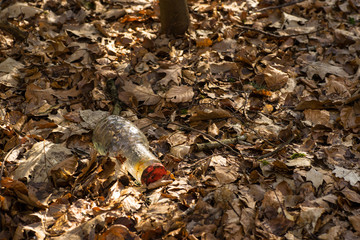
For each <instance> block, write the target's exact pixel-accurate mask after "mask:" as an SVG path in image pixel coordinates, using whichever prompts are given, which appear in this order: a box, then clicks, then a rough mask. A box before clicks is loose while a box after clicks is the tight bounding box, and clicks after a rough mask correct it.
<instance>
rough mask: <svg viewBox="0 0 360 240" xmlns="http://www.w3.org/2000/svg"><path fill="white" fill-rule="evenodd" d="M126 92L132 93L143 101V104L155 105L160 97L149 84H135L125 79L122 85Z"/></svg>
mask: <svg viewBox="0 0 360 240" xmlns="http://www.w3.org/2000/svg"><path fill="white" fill-rule="evenodd" d="M122 88H123V89H124V90H125V91H126V92H130V93H132V94H134V96H135V97H136V98H137V100H138V101H143V102H144V104H145V105H155V104H156V103H158V102H159V101H160V100H161V97H160V96H159V95H157V94H155V93H154V91H153V90H152V88H151V86H145V85H141V86H140V85H136V84H133V83H132V82H130V81H126V82H125V83H124V86H123V87H122Z"/></svg>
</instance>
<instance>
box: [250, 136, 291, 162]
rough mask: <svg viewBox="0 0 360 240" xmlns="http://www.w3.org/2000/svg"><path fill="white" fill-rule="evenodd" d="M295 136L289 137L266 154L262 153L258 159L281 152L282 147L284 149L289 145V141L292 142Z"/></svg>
mask: <svg viewBox="0 0 360 240" xmlns="http://www.w3.org/2000/svg"><path fill="white" fill-rule="evenodd" d="M294 138H295V136H292V137H291V138H289V139H288V140H287V141H286V142H284V143H282V144H280V145H279V146H278V147H277V148H276V149H275V150H274V151H272V152H269V153H266V154H264V155H261V156H259V157H257V158H256V159H257V160H260V159H263V158H268V157H271V156H273V155H275V154H276V153H278V152H280V151H281V149H283V148H284V147H285V146H286V145H288V144H289V143H291V142H292V140H294Z"/></svg>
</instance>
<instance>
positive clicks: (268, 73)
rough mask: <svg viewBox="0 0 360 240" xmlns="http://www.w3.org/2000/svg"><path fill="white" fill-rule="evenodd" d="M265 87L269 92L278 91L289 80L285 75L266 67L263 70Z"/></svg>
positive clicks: (268, 66)
mask: <svg viewBox="0 0 360 240" xmlns="http://www.w3.org/2000/svg"><path fill="white" fill-rule="evenodd" d="M263 73H264V75H265V82H266V86H267V87H268V88H269V89H271V90H278V89H280V88H282V87H284V86H285V84H286V83H287V82H288V80H289V76H288V74H287V73H285V72H283V71H281V70H279V69H277V68H274V67H272V66H270V65H267V66H266V68H265V70H264V72H263Z"/></svg>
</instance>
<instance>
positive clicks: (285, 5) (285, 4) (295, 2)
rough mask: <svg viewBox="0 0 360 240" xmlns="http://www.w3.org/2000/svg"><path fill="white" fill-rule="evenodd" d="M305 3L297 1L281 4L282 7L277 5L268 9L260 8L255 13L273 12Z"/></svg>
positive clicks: (302, 0) (301, 0)
mask: <svg viewBox="0 0 360 240" xmlns="http://www.w3.org/2000/svg"><path fill="white" fill-rule="evenodd" d="M304 1H305V0H295V1H292V2H288V3H284V4H281V5H277V6H270V7H266V8H260V9H258V10H256V11H255V12H265V11H267V10H271V9H278V8H283V7H288V6H291V5H295V4H298V3H301V2H304Z"/></svg>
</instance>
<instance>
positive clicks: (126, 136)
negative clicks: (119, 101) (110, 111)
mask: <svg viewBox="0 0 360 240" xmlns="http://www.w3.org/2000/svg"><path fill="white" fill-rule="evenodd" d="M93 143H94V146H95V149H96V150H97V151H98V152H99V153H100V154H102V155H106V154H108V155H109V156H110V157H114V158H116V159H117V160H118V161H119V162H120V163H121V164H123V165H124V166H125V169H126V170H127V171H128V172H129V173H130V174H131V175H132V176H133V177H134V178H135V179H136V180H137V181H138V182H140V183H143V184H146V185H148V184H150V183H152V182H155V181H157V180H159V179H161V178H162V177H163V176H164V175H165V174H166V173H167V171H166V169H165V167H164V166H163V165H162V163H161V162H160V160H159V159H158V158H157V157H155V156H154V154H152V153H151V152H150V150H149V142H148V141H147V139H146V137H145V135H144V134H143V133H142V132H141V130H140V129H139V128H137V127H136V126H135V125H134V124H133V123H132V122H130V121H128V120H126V119H125V118H122V117H120V116H116V115H110V116H108V117H106V118H104V119H103V120H101V121H100V122H99V123H98V124H97V126H96V127H95V129H94V132H93Z"/></svg>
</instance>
